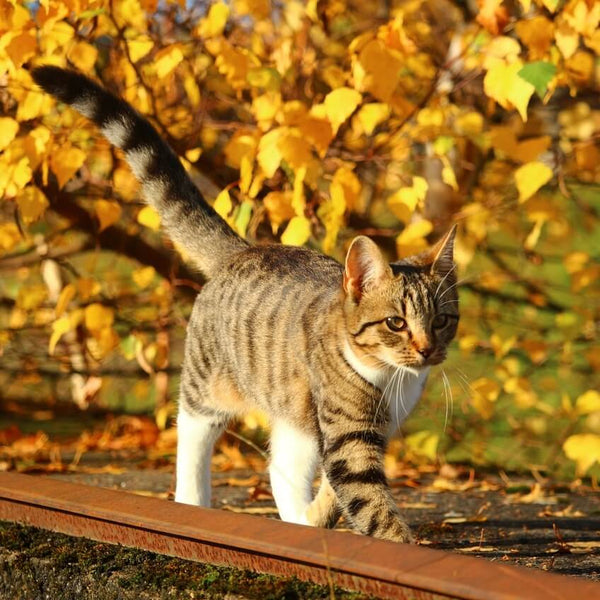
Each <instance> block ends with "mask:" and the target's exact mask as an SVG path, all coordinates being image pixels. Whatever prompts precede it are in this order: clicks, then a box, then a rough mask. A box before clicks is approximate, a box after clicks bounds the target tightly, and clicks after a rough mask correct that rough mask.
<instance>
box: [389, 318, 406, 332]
mask: <svg viewBox="0 0 600 600" xmlns="http://www.w3.org/2000/svg"><path fill="white" fill-rule="evenodd" d="M385 324H386V325H387V326H388V329H391V330H392V331H404V330H405V329H406V327H407V325H406V321H405V320H404V319H403V318H402V317H388V318H387V319H386V320H385Z"/></svg>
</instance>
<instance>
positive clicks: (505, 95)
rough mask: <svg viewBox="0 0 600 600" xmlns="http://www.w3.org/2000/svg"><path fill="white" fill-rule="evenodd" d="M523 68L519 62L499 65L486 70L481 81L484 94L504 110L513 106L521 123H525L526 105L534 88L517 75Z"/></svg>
mask: <svg viewBox="0 0 600 600" xmlns="http://www.w3.org/2000/svg"><path fill="white" fill-rule="evenodd" d="M522 67H523V64H522V63H521V62H520V61H517V62H514V63H511V64H508V65H507V64H503V63H499V64H497V65H495V66H493V67H492V68H490V69H489V70H488V72H487V73H486V75H485V78H484V80H483V88H484V91H485V93H486V94H487V95H488V96H489V97H490V98H493V99H494V100H496V102H498V104H500V105H501V106H503V107H504V108H506V109H510V108H512V107H513V106H514V107H515V108H516V109H517V110H518V111H519V114H520V115H521V118H522V119H523V121H527V105H528V104H529V99H530V98H531V96H532V94H533V92H534V91H535V87H534V86H533V85H531V83H528V82H527V81H525V80H524V79H522V78H521V77H519V75H518V73H519V71H520V70H521V68H522Z"/></svg>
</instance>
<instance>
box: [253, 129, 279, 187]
mask: <svg viewBox="0 0 600 600" xmlns="http://www.w3.org/2000/svg"><path fill="white" fill-rule="evenodd" d="M284 133H285V131H284V129H283V128H282V127H278V128H277V129H273V130H272V131H269V132H268V133H265V135H263V136H262V137H261V138H260V141H259V142H258V155H257V160H258V164H259V165H260V167H261V169H262V170H263V171H264V173H265V175H266V176H267V177H273V175H275V171H277V169H278V168H279V165H280V164H281V159H282V158H283V157H282V154H281V150H280V149H279V140H280V139H281V138H282V136H283V134H284Z"/></svg>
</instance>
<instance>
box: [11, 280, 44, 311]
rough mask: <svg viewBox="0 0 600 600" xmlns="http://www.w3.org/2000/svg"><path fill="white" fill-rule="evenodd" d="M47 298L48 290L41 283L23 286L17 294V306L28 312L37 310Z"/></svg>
mask: <svg viewBox="0 0 600 600" xmlns="http://www.w3.org/2000/svg"><path fill="white" fill-rule="evenodd" d="M47 297H48V289H47V288H46V286H45V285H43V284H41V283H39V284H34V285H27V286H23V287H21V288H20V289H19V293H18V294H17V301H16V306H17V308H21V309H23V310H26V311H30V310H35V309H36V308H39V307H40V306H41V304H42V303H43V302H44V301H45V300H46V298H47Z"/></svg>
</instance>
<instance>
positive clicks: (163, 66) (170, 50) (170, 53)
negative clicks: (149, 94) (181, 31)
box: [154, 45, 183, 79]
mask: <svg viewBox="0 0 600 600" xmlns="http://www.w3.org/2000/svg"><path fill="white" fill-rule="evenodd" d="M182 60H183V52H182V51H181V48H180V47H179V46H177V45H173V46H169V47H167V48H165V49H163V50H161V51H160V52H158V53H157V54H156V57H155V59H154V66H155V68H156V76H157V77H158V78H159V79H162V78H164V77H166V76H167V75H169V74H170V73H171V72H172V71H173V69H175V67H176V66H177V65H178V64H179V63H180V62H181V61H182Z"/></svg>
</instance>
